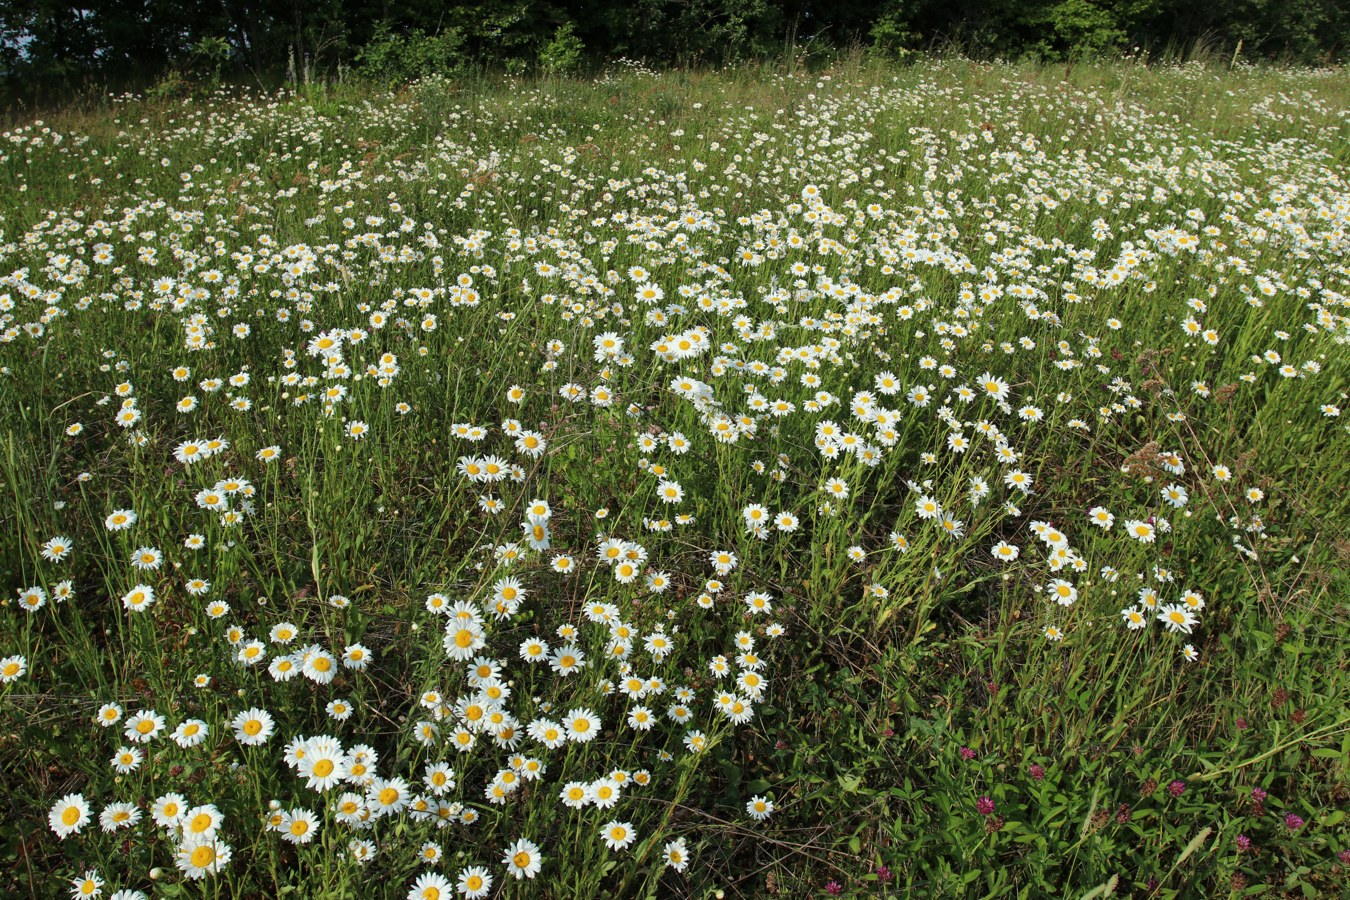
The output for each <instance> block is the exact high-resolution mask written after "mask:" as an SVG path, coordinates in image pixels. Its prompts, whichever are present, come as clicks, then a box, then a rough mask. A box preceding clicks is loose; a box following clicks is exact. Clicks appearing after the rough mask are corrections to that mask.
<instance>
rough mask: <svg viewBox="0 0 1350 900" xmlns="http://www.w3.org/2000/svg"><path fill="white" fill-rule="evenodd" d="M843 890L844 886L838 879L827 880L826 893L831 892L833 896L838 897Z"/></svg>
mask: <svg viewBox="0 0 1350 900" xmlns="http://www.w3.org/2000/svg"><path fill="white" fill-rule="evenodd" d="M843 892H844V886H843V885H842V884H840V883H839V882H837V881H827V882H825V893H827V894H829V895H830V896H831V897H838V896H839V895H840V894H842V893H843Z"/></svg>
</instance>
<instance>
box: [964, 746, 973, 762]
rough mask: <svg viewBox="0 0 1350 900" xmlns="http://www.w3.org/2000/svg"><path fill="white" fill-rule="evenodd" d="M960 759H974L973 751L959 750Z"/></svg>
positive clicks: (967, 749) (965, 748) (968, 749)
mask: <svg viewBox="0 0 1350 900" xmlns="http://www.w3.org/2000/svg"><path fill="white" fill-rule="evenodd" d="M961 758H962V759H974V758H975V751H974V750H972V749H970V748H969V747H962V748H961Z"/></svg>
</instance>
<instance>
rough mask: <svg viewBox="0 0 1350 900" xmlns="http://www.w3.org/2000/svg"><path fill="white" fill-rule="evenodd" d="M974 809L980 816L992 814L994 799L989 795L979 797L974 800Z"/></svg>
mask: <svg viewBox="0 0 1350 900" xmlns="http://www.w3.org/2000/svg"><path fill="white" fill-rule="evenodd" d="M975 809H976V810H977V811H978V812H979V814H980V815H982V816H992V815H993V814H994V801H993V799H992V798H990V797H981V798H980V799H978V800H976V801H975Z"/></svg>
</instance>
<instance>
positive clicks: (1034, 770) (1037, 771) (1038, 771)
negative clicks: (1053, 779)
mask: <svg viewBox="0 0 1350 900" xmlns="http://www.w3.org/2000/svg"><path fill="white" fill-rule="evenodd" d="M1027 772H1029V773H1030V774H1031V777H1032V778H1034V779H1036V780H1037V781H1040V780H1041V779H1042V778H1044V777H1045V769H1044V768H1043V767H1041V766H1038V765H1036V763H1032V764H1031V765H1030V766H1029V767H1028V768H1027Z"/></svg>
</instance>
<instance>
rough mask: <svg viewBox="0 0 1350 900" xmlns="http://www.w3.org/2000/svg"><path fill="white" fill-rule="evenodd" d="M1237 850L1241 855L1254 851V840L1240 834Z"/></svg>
mask: <svg viewBox="0 0 1350 900" xmlns="http://www.w3.org/2000/svg"><path fill="white" fill-rule="evenodd" d="M1237 848H1238V852H1239V853H1245V852H1246V851H1248V850H1250V849H1252V839H1251V838H1249V837H1247V836H1246V835H1245V834H1239V835H1238V836H1237Z"/></svg>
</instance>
